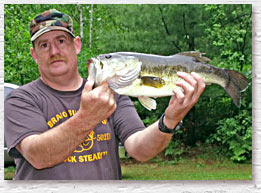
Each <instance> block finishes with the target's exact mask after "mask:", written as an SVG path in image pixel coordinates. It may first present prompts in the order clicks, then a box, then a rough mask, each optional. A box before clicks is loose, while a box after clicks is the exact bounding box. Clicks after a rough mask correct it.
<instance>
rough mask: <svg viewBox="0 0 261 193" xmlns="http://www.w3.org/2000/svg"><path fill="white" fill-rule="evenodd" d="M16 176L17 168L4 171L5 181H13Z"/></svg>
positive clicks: (11, 167)
mask: <svg viewBox="0 0 261 193" xmlns="http://www.w3.org/2000/svg"><path fill="white" fill-rule="evenodd" d="M14 174H15V167H14V166H9V167H6V168H5V170H4V179H5V180H12V179H13V176H14Z"/></svg>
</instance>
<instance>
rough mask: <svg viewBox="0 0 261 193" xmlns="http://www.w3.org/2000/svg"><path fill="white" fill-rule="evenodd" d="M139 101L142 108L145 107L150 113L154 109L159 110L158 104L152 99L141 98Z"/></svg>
mask: <svg viewBox="0 0 261 193" xmlns="http://www.w3.org/2000/svg"><path fill="white" fill-rule="evenodd" d="M138 99H139V101H140V103H141V104H142V106H144V107H145V108H146V109H148V110H149V111H151V110H152V109H153V110H155V109H156V108H157V102H156V101H155V100H154V99H152V98H150V97H145V96H140V97H138Z"/></svg>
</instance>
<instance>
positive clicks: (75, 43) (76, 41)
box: [73, 36, 82, 55]
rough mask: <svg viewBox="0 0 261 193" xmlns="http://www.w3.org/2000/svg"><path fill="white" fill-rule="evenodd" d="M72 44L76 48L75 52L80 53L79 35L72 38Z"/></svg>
mask: <svg viewBox="0 0 261 193" xmlns="http://www.w3.org/2000/svg"><path fill="white" fill-rule="evenodd" d="M73 41H74V46H75V50H76V54H77V55H78V54H80V52H81V48H82V43H81V39H80V37H79V36H77V37H76V38H74V40H73Z"/></svg>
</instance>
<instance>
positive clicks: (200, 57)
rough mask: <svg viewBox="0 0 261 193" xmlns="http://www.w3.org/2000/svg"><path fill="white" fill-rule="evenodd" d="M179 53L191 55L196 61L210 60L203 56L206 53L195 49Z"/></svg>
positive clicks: (204, 61) (205, 61)
mask: <svg viewBox="0 0 261 193" xmlns="http://www.w3.org/2000/svg"><path fill="white" fill-rule="evenodd" d="M178 54H179V55H185V56H191V57H193V58H195V60H196V61H198V62H202V63H207V62H210V61H211V60H210V59H209V58H207V57H205V56H203V55H204V54H206V53H201V52H197V51H191V52H180V53H178Z"/></svg>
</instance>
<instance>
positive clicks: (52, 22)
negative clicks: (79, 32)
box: [30, 9, 75, 42]
mask: <svg viewBox="0 0 261 193" xmlns="http://www.w3.org/2000/svg"><path fill="white" fill-rule="evenodd" d="M52 30H63V31H66V32H68V33H69V34H70V35H71V36H72V37H74V38H75V35H74V30H73V21H72V18H71V17H70V16H69V15H67V14H65V13H62V12H60V11H58V10H56V9H50V10H47V11H44V12H43V13H41V14H39V15H37V16H36V17H35V18H34V19H33V20H32V21H31V23H30V35H31V41H32V42H33V41H34V40H36V39H37V38H38V37H39V36H41V35H42V34H44V33H46V32H49V31H52Z"/></svg>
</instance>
